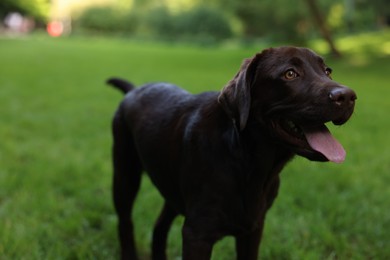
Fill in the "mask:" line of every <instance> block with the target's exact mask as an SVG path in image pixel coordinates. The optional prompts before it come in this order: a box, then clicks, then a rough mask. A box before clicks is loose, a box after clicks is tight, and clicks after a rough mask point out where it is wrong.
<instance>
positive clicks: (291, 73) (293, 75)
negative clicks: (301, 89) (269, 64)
mask: <svg viewBox="0 0 390 260" xmlns="http://www.w3.org/2000/svg"><path fill="white" fill-rule="evenodd" d="M296 77H298V74H297V73H296V72H295V71H293V70H288V71H286V72H285V73H284V78H285V79H295V78H296Z"/></svg>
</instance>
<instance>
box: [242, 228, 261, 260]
mask: <svg viewBox="0 0 390 260" xmlns="http://www.w3.org/2000/svg"><path fill="white" fill-rule="evenodd" d="M261 233H262V227H258V228H256V229H254V230H253V231H251V232H250V233H247V234H245V235H241V236H237V237H236V251H237V260H256V259H257V255H258V252H259V246H260V239H261Z"/></svg>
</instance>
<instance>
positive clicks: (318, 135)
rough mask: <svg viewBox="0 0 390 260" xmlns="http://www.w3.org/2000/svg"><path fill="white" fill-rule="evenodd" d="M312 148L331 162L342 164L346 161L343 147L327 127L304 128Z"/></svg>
mask: <svg viewBox="0 0 390 260" xmlns="http://www.w3.org/2000/svg"><path fill="white" fill-rule="evenodd" d="M303 132H304V133H305V136H306V139H307V142H308V143H309V144H310V146H311V148H313V149H314V150H316V151H317V152H320V153H322V154H323V155H324V156H325V157H326V158H328V160H329V161H331V162H335V163H342V162H343V161H344V160H345V154H346V153H345V150H344V148H343V146H342V145H341V144H340V143H339V142H338V141H337V140H336V139H335V138H334V137H333V136H332V134H331V133H330V132H329V130H328V128H327V127H326V126H325V125H320V126H311V127H303Z"/></svg>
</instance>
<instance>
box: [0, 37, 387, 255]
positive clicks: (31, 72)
mask: <svg viewBox="0 0 390 260" xmlns="http://www.w3.org/2000/svg"><path fill="white" fill-rule="evenodd" d="M338 43H339V46H340V47H341V48H342V50H343V51H344V53H345V56H344V58H343V59H341V60H334V59H331V58H328V59H327V60H328V63H329V65H330V66H331V67H332V68H333V69H334V73H333V76H334V78H335V79H336V80H337V81H339V82H342V83H343V84H345V85H348V86H350V87H352V88H353V89H355V90H356V92H357V94H358V100H357V107H356V112H355V115H354V116H353V118H352V120H351V121H350V122H349V123H348V124H346V125H344V126H341V127H331V128H332V131H333V132H334V135H335V136H337V138H338V139H339V140H340V141H341V142H342V143H343V145H344V147H345V149H346V150H347V153H348V157H347V160H346V161H345V163H344V164H341V165H336V164H331V163H313V162H309V161H308V160H306V159H303V158H296V159H295V160H294V161H293V162H291V163H290V164H289V165H288V167H287V168H286V169H284V171H283V173H282V186H281V190H280V193H279V197H278V199H277V200H276V203H275V205H274V207H273V208H272V209H271V210H270V212H269V214H268V216H267V221H266V228H265V233H264V237H263V244H262V248H261V257H262V258H263V259H389V258H390V210H389V209H390V188H389V183H390V137H389V129H390V117H389V112H390V100H389V98H390V87H389V82H390V32H380V33H373V34H364V35H358V36H353V37H348V38H342V39H340V40H339V42H338ZM265 47H267V46H261V45H259V46H257V47H256V48H255V47H248V48H243V47H234V46H221V47H210V48H201V47H194V46H192V47H191V46H180V45H168V44H155V43H153V44H152V43H140V42H134V41H129V40H124V39H110V40H109V39H102V38H63V39H49V38H46V37H43V36H33V37H26V38H0V62H1V63H0V104H1V106H0V118H1V124H0V140H1V142H0V259H12V260H13V259H116V258H117V257H118V243H117V236H116V217H115V214H114V211H113V207H112V203H111V190H110V188H111V161H110V156H111V155H110V146H111V136H110V121H111V117H112V114H113V112H114V110H115V109H116V106H117V104H118V102H119V101H120V100H121V94H120V93H119V92H118V91H116V90H114V89H110V88H108V87H106V85H105V83H104V82H105V80H106V79H107V78H108V77H110V76H122V77H125V78H128V79H130V80H131V81H133V82H134V83H136V84H142V83H145V82H149V81H170V82H174V83H176V84H179V85H181V86H183V87H184V88H186V89H188V90H189V91H191V92H194V93H196V92H201V91H204V90H210V89H213V90H218V89H221V88H222V87H223V85H224V84H225V83H226V82H227V81H228V80H230V79H231V78H232V77H233V76H234V74H235V72H236V71H237V70H238V67H239V65H240V63H241V61H242V59H243V58H245V57H250V56H251V55H253V54H254V53H255V52H256V51H258V50H260V49H262V48H265ZM312 47H313V48H314V49H316V50H318V51H320V52H322V51H324V47H323V44H322V43H321V42H313V44H312ZM161 202H162V200H161V198H160V197H159V195H158V193H157V192H156V190H155V189H154V188H153V187H152V186H151V184H150V182H149V181H148V179H147V178H146V177H145V178H144V180H143V185H142V190H141V193H140V196H139V197H138V201H137V205H136V211H135V222H136V232H137V244H138V247H139V251H140V254H141V255H142V256H143V258H144V259H148V257H149V254H150V250H149V244H150V239H151V227H152V225H153V222H154V220H155V218H156V217H157V215H158V209H159V207H160V206H161ZM182 221H183V219H182V218H178V219H177V221H176V222H175V225H174V227H173V229H172V232H171V233H170V239H169V255H170V256H171V259H175V258H179V256H180V252H181V249H180V246H181V238H180V225H181V223H182ZM213 259H234V245H233V240H232V239H231V238H227V239H224V240H222V241H221V242H219V243H218V244H217V246H216V250H215V252H214V254H213Z"/></svg>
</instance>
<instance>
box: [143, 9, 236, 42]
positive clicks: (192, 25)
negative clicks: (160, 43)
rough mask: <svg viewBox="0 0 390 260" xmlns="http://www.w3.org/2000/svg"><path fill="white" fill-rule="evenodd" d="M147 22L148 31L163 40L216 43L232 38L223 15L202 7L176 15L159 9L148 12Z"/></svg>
mask: <svg viewBox="0 0 390 260" xmlns="http://www.w3.org/2000/svg"><path fill="white" fill-rule="evenodd" d="M147 20H148V25H149V27H150V30H151V31H153V33H154V34H156V35H158V36H160V37H162V38H165V39H179V40H185V41H193V40H194V41H205V42H216V41H221V40H224V39H227V38H229V37H231V36H232V30H231V27H230V24H229V21H228V20H227V19H226V17H225V16H224V15H223V13H221V12H220V11H218V10H217V9H213V8H209V7H204V6H198V7H196V8H193V9H189V10H187V11H183V12H180V13H178V14H171V13H170V12H169V11H168V10H167V9H166V8H164V7H161V8H157V9H154V10H152V11H151V12H149V13H148V16H147Z"/></svg>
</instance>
